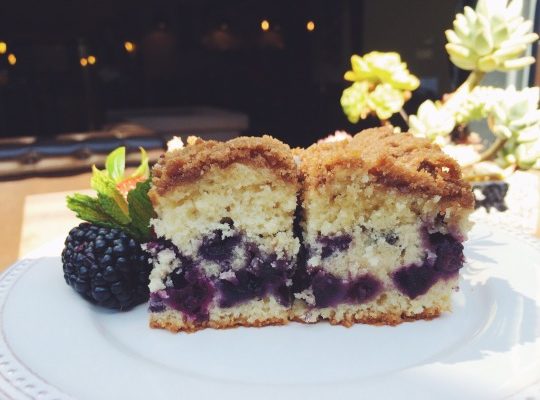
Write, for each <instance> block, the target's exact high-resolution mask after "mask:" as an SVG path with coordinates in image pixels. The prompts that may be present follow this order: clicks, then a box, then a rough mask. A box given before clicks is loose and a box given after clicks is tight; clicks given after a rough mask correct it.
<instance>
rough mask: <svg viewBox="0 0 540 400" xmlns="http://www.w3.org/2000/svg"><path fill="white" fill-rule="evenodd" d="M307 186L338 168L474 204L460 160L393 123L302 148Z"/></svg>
mask: <svg viewBox="0 0 540 400" xmlns="http://www.w3.org/2000/svg"><path fill="white" fill-rule="evenodd" d="M298 153H299V155H300V156H301V159H302V161H301V163H300V170H301V174H302V179H303V180H304V182H305V185H306V186H307V187H308V188H309V187H312V188H313V187H317V186H320V185H324V184H325V183H326V182H327V181H330V180H331V179H332V178H333V176H334V173H335V170H336V169H354V170H357V171H365V172H366V173H368V174H369V175H370V177H371V179H373V180H374V181H375V182H377V183H380V184H383V185H385V186H389V187H394V188H398V189H399V190H401V191H403V192H410V193H426V194H428V195H432V196H437V195H438V196H441V197H442V198H443V199H445V200H451V201H457V202H459V203H460V204H461V205H462V206H464V207H467V208H471V207H473V204H474V198H473V194H472V191H471V188H470V186H469V184H468V183H467V182H465V181H464V180H463V179H462V176H461V169H460V167H459V165H458V163H457V162H456V161H455V160H454V159H452V158H451V157H449V156H447V155H446V154H444V153H443V152H442V150H441V149H440V147H439V146H437V145H435V144H432V143H431V142H430V141H428V140H427V139H421V138H417V137H414V136H413V135H411V134H410V133H394V132H393V130H392V128H390V127H382V128H371V129H366V130H364V131H362V132H360V133H358V134H356V135H355V136H354V137H353V138H350V139H346V140H342V141H339V142H330V143H317V144H314V145H312V146H310V147H308V148H307V149H306V150H303V151H299V152H298Z"/></svg>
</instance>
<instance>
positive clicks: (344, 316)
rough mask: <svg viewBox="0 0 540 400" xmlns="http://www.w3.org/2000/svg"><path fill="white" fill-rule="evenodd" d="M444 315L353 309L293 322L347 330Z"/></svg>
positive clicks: (434, 309)
mask: <svg viewBox="0 0 540 400" xmlns="http://www.w3.org/2000/svg"><path fill="white" fill-rule="evenodd" d="M442 313H443V310H441V309H440V308H439V307H430V308H426V309H424V310H423V311H422V312H420V313H418V314H406V313H377V312H375V313H374V312H365V311H358V310H356V309H351V310H350V311H346V312H345V313H339V314H340V315H338V313H337V312H336V311H335V310H327V311H326V313H319V315H316V316H315V317H314V318H313V317H311V318H309V319H306V318H302V317H301V316H298V315H294V316H292V317H291V321H295V322H301V323H304V324H314V323H317V322H320V321H328V322H329V323H330V324H332V325H342V326H345V327H347V328H350V327H351V326H353V325H354V324H368V325H390V326H395V325H399V324H401V323H403V322H412V321H418V320H422V319H423V320H431V319H434V318H437V317H439V316H440V315H441V314H442Z"/></svg>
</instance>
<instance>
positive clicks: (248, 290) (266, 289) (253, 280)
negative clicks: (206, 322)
mask: <svg viewBox="0 0 540 400" xmlns="http://www.w3.org/2000/svg"><path fill="white" fill-rule="evenodd" d="M278 261H284V260H278ZM278 261H276V262H273V263H269V262H265V263H262V264H260V265H259V266H258V267H257V268H255V269H251V270H248V269H242V270H239V271H237V272H236V273H235V276H234V277H233V278H231V279H220V280H219V281H218V283H217V287H218V290H219V291H220V299H219V305H220V307H232V306H234V305H236V304H239V303H243V302H246V301H249V300H252V299H261V298H263V297H266V296H268V295H271V296H274V297H275V298H276V299H277V301H278V302H279V303H280V304H281V305H283V306H285V307H287V306H289V305H290V303H291V300H292V292H291V289H290V288H289V287H288V286H287V281H288V280H289V278H290V277H289V274H290V268H289V267H288V264H287V263H284V262H281V263H280V262H278Z"/></svg>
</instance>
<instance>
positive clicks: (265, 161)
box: [151, 136, 298, 197]
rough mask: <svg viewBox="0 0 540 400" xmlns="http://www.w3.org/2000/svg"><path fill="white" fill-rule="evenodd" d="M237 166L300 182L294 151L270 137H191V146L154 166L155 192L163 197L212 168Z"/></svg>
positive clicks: (167, 156) (170, 155)
mask: <svg viewBox="0 0 540 400" xmlns="http://www.w3.org/2000/svg"><path fill="white" fill-rule="evenodd" d="M233 163H242V164H249V165H252V166H253V167H258V168H268V169H270V170H272V171H273V172H274V174H275V175H276V176H277V177H279V178H281V179H283V180H284V181H288V182H294V183H296V182H297V180H298V173H297V168H296V164H295V162H294V159H293V156H292V153H291V149H290V148H289V146H288V145H286V144H285V143H283V142H281V141H279V140H277V139H274V138H272V137H270V136H263V137H238V138H235V139H232V140H229V141H227V142H218V141H214V140H202V139H200V138H195V137H190V138H189V139H188V146H186V147H184V148H182V149H177V150H173V151H171V152H167V153H165V154H163V155H162V156H161V158H160V159H159V161H158V162H157V163H156V165H155V166H154V167H153V169H152V176H153V179H152V184H153V185H152V186H153V187H152V189H151V191H153V192H155V193H157V194H158V195H160V196H162V195H164V194H165V193H167V192H168V191H169V190H171V189H173V188H174V187H176V186H177V185H180V184H183V183H188V182H192V181H195V180H196V179H198V178H200V177H201V176H202V175H204V174H205V172H206V171H208V170H209V169H210V168H212V167H219V168H226V167H227V166H229V165H231V164H233ZM151 197H153V196H151Z"/></svg>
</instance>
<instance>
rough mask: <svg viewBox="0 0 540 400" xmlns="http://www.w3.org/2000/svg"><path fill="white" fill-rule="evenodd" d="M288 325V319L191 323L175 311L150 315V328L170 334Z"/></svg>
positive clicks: (243, 319)
mask: <svg viewBox="0 0 540 400" xmlns="http://www.w3.org/2000/svg"><path fill="white" fill-rule="evenodd" d="M288 323H289V319H288V318H277V317H272V318H266V319H256V320H249V319H247V318H244V317H235V318H230V319H223V320H218V321H204V322H197V323H195V322H191V321H189V320H186V319H185V318H183V317H182V315H181V313H179V312H175V311H165V312H162V313H155V314H152V315H150V327H151V328H161V329H166V330H168V331H170V332H175V333H176V332H187V333H191V332H196V331H199V330H201V329H205V328H214V329H227V328H235V327H238V326H244V327H257V328H259V327H262V326H268V325H285V324H288Z"/></svg>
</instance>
